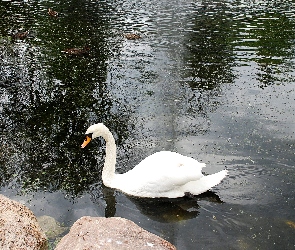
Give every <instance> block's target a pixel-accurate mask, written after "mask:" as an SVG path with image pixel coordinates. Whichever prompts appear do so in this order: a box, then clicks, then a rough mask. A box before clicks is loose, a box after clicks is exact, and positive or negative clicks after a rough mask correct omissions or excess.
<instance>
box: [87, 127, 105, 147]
mask: <svg viewBox="0 0 295 250" xmlns="http://www.w3.org/2000/svg"><path fill="white" fill-rule="evenodd" d="M108 131H109V130H108V129H107V127H106V126H105V125H103V124H102V123H97V124H94V125H91V126H90V127H89V128H88V129H87V131H86V133H85V140H84V142H83V143H82V145H81V148H85V147H86V145H87V144H88V143H89V142H90V141H91V140H92V139H94V138H96V137H99V136H103V137H104V135H105V133H106V132H108Z"/></svg>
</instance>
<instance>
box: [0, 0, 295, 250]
mask: <svg viewBox="0 0 295 250" xmlns="http://www.w3.org/2000/svg"><path fill="white" fill-rule="evenodd" d="M49 7H51V8H53V9H54V10H56V11H58V12H60V15H59V17H58V18H54V17H50V16H48V14H47V9H48V8H49ZM0 15H1V19H0V20H1V21H0V24H1V25H0V52H1V64H0V70H1V71H0V131H1V137H0V140H1V144H0V171H1V192H2V194H4V195H6V196H8V197H10V198H12V199H15V200H18V201H21V202H23V203H24V204H26V205H27V206H28V207H29V208H31V209H32V210H33V211H34V213H35V214H36V216H42V215H49V216H51V217H54V218H55V219H56V220H57V221H59V222H60V223H63V225H65V226H68V227H70V226H71V225H72V224H73V223H74V221H75V220H77V219H78V218H80V217H81V216H83V215H90V216H121V217H124V218H127V219H130V220H132V221H134V222H135V223H137V224H139V225H140V226H142V227H143V228H145V229H147V230H149V231H150V232H153V233H155V234H156V235H159V236H161V237H163V238H165V239H167V240H168V241H170V242H171V243H173V244H175V245H176V246H177V248H178V249H294V248H295V238H294V232H295V199H294V196H295V183H294V179H295V167H294V162H295V154H294V152H295V151H294V149H295V138H294V137H295V135H294V133H295V126H294V118H295V111H294V108H295V92H294V89H295V84H294V83H295V79H294V78H295V73H294V68H295V60H294V50H295V23H294V20H295V4H294V1H247V0H244V1H230V0H227V1H174V0H172V1H166V0H162V1H153V0H152V1H132V0H129V1H128V0H127V1H109V0H103V1H90V0H84V1H78V0H76V1H30V0H27V1H1V3H0ZM17 31H29V34H28V36H27V37H26V38H25V39H23V40H21V39H13V38H12V37H11V35H12V34H15V33H16V32H17ZM124 33H138V34H140V35H141V37H142V38H141V39H139V40H134V41H133V40H126V39H125V38H124V37H123V36H122V34H124ZM84 46H89V47H90V50H89V55H88V56H84V57H68V56H66V55H64V54H63V53H61V51H63V50H65V49H67V48H72V47H78V48H82V47H84ZM96 122H104V123H105V124H106V125H107V126H108V127H109V128H110V129H111V131H112V132H113V133H114V135H115V138H116V142H117V145H118V151H119V152H118V166H117V170H118V172H120V173H122V172H125V171H127V170H129V169H132V167H133V166H134V165H136V164H137V163H138V162H139V161H140V160H141V159H143V158H144V157H146V156H148V155H150V154H152V153H153V152H156V151H159V150H163V149H164V150H173V151H177V152H179V153H181V154H184V155H188V156H191V157H193V158H196V159H199V160H200V161H202V162H205V163H207V168H206V172H207V173H209V174H210V173H214V172H216V171H219V170H221V169H224V168H225V166H226V167H227V169H228V170H229V176H228V177H227V178H226V179H225V180H224V181H223V182H222V183H221V184H220V185H218V186H216V187H214V189H213V190H212V192H209V193H206V194H204V195H201V196H197V197H195V198H194V199H191V200H188V199H176V200H166V199H157V200H149V199H134V198H130V197H127V196H125V195H124V194H122V193H120V192H114V191H113V190H111V189H108V188H106V187H104V186H103V185H102V183H101V167H102V165H103V159H104V142H103V141H100V140H97V141H96V142H93V143H92V145H90V147H89V148H87V149H84V150H82V149H80V144H81V142H82V140H83V138H84V132H85V130H86V128H87V127H88V126H89V125H90V124H92V123H96ZM53 240H54V239H53Z"/></svg>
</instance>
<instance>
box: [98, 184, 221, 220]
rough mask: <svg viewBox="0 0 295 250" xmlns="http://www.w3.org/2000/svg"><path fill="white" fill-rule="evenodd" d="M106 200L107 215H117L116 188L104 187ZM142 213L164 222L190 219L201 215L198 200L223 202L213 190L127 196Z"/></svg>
mask: <svg viewBox="0 0 295 250" xmlns="http://www.w3.org/2000/svg"><path fill="white" fill-rule="evenodd" d="M102 190H103V196H104V201H105V204H106V205H105V217H113V216H116V205H117V201H116V195H115V190H113V189H111V188H108V187H103V188H102ZM126 197H127V198H128V200H130V201H131V202H132V203H133V204H134V205H135V206H136V208H137V209H138V210H139V211H140V213H141V214H143V215H145V216H147V217H149V218H150V219H152V220H154V221H158V222H162V223H168V222H177V221H183V220H189V219H192V218H195V217H197V216H198V215H199V213H200V212H199V208H200V206H199V205H198V201H201V200H206V201H210V202H215V203H223V201H221V199H220V198H219V196H218V195H217V194H215V193H214V192H212V191H207V192H205V193H203V194H201V195H197V196H193V197H182V198H176V199H175V198H174V199H169V198H139V197H132V196H126Z"/></svg>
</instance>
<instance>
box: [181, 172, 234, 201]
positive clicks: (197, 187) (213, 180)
mask: <svg viewBox="0 0 295 250" xmlns="http://www.w3.org/2000/svg"><path fill="white" fill-rule="evenodd" d="M227 172H228V171H227V170H222V171H220V172H217V173H215V174H210V175H206V176H204V177H202V178H201V179H199V180H197V181H191V182H189V183H187V184H185V185H184V186H183V187H184V192H189V193H191V194H193V195H198V194H201V193H204V192H206V191H208V190H209V189H210V188H212V187H214V186H216V185H217V184H219V183H220V182H221V181H222V179H223V178H224V177H225V176H227Z"/></svg>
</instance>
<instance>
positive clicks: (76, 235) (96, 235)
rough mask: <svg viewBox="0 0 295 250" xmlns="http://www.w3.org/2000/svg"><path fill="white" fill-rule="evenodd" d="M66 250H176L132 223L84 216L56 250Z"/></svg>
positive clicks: (124, 220) (115, 218)
mask: <svg viewBox="0 0 295 250" xmlns="http://www.w3.org/2000/svg"><path fill="white" fill-rule="evenodd" d="M67 249H71V250H75V249H76V250H80V249H92V250H95V249H109V250H111V249H116V250H117V249H120V250H127V249H128V250H132V249H136V250H138V249H140V250H147V249H157V250H176V247H175V246H174V245H172V244H171V243H169V242H168V241H166V240H164V239H162V238H160V237H159V236H156V235H154V234H152V233H149V232H148V231H146V230H144V229H143V228H141V227H139V226H138V225H136V224H135V223H134V222H132V221H130V220H127V219H123V218H119V217H113V218H101V217H89V216H85V217H82V218H80V219H79V220H77V221H76V222H75V223H74V225H73V226H72V227H71V229H70V232H69V233H68V234H67V235H66V236H64V237H63V238H62V239H61V241H60V242H59V243H58V244H57V246H56V249H55V250H67Z"/></svg>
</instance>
